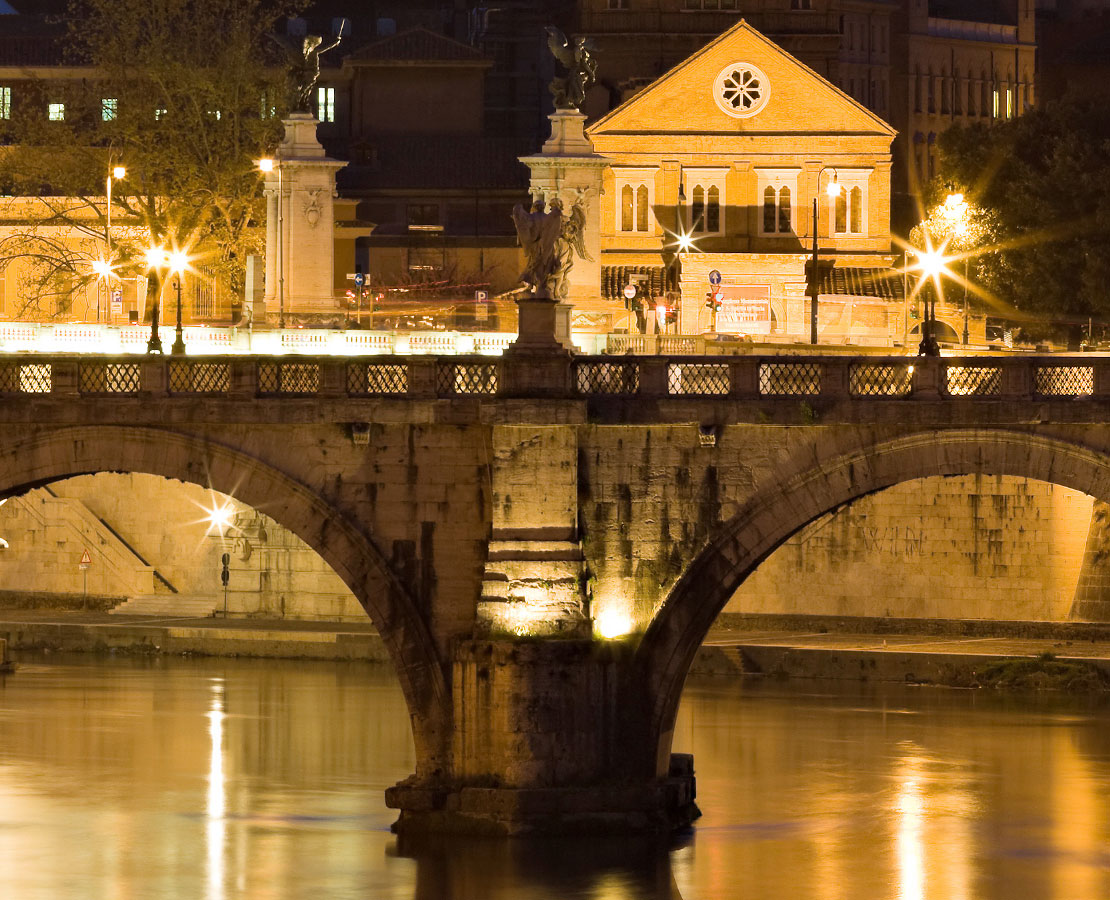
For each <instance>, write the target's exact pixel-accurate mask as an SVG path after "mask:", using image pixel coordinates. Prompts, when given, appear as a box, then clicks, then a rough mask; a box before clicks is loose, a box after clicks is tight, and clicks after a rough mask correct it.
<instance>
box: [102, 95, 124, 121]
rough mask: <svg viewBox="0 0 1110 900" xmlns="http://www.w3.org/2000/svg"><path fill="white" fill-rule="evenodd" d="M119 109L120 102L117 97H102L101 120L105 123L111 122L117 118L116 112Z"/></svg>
mask: <svg viewBox="0 0 1110 900" xmlns="http://www.w3.org/2000/svg"><path fill="white" fill-rule="evenodd" d="M118 109H119V100H117V99H116V98H115V97H102V98H101V100H100V118H101V120H103V121H105V122H111V121H112V120H113V119H114V118H115V117H116V112H117V111H118Z"/></svg>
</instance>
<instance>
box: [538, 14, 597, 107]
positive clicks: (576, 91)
mask: <svg viewBox="0 0 1110 900" xmlns="http://www.w3.org/2000/svg"><path fill="white" fill-rule="evenodd" d="M546 30H547V48H548V49H549V50H550V51H551V55H552V56H554V57H555V59H556V60H557V61H558V62H559V63H560V64H561V65H562V66H563V68H564V69H566V71H567V74H566V77H565V78H553V79H551V83H550V84H548V86H547V87H548V90H550V91H551V98H552V99H553V100H554V101H555V108H556V109H580V108H581V107H582V102H583V101H584V100H585V99H586V91H588V90H589V89H590V85H592V84H593V83H594V81H596V80H597V60H595V59H594V57H593V52H594V46H593V44H592V43H591V41H590V39H589V38H585V37H581V36H579V37H576V38H575V39H574V46H573V47H571V44H570V41H568V40H567V38H566V35H564V34H563V32H561V31H560V30H559V29H558V28H556V27H555V26H554V25H548V26H547V29H546Z"/></svg>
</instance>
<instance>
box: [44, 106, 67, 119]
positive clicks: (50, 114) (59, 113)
mask: <svg viewBox="0 0 1110 900" xmlns="http://www.w3.org/2000/svg"><path fill="white" fill-rule="evenodd" d="M46 117H47V118H48V119H49V120H50V121H51V122H64V121H65V119H66V105H65V104H64V103H50V104H47V107H46Z"/></svg>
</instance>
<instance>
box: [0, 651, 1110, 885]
mask: <svg viewBox="0 0 1110 900" xmlns="http://www.w3.org/2000/svg"><path fill="white" fill-rule="evenodd" d="M675 749H676V750H683V751H690V752H693V753H694V756H695V764H696V768H697V775H698V800H699V804H700V806H701V808H702V810H703V812H704V815H703V817H702V818H701V819H700V820H699V822H698V824H697V826H696V827H695V829H694V831H693V834H692V835H690V836H688V837H687V838H685V839H683V840H681V841H679V842H677V843H673V844H671V845H669V846H667V845H664V846H658V845H653V844H645V843H643V842H639V841H611V842H604V841H596V840H591V841H588V842H579V841H550V840H548V841H543V842H540V843H530V844H513V843H509V842H464V843H460V842H454V841H442V842H436V843H435V844H434V845H432V846H429V847H422V848H409V847H399V846H398V844H397V840H396V838H395V837H394V836H393V835H392V834H391V833H390V831H389V825H390V823H391V821H392V820H393V814H392V813H391V812H390V811H389V810H387V809H386V808H385V805H384V803H383V797H382V792H383V790H384V789H385V788H386V787H387V786H388V785H390V784H393V783H394V782H396V781H398V780H399V779H401V778H403V777H404V776H406V775H408V774H409V773H410V772H411V771H412V770H413V753H412V741H411V737H410V735H409V729H408V721H407V714H406V712H405V707H404V702H403V700H402V697H401V692H400V690H399V688H398V686H397V682H396V679H395V678H394V677H393V676H392V674H391V673H389V672H387V671H383V670H381V669H379V668H375V667H371V666H368V665H359V664H332V663H319V662H316V663H300V662H297V663H294V662H285V661H248V660H212V659H180V658H151V659H135V658H121V659H114V658H101V659H97V658H94V657H91V656H58V655H54V656H35V657H24V658H23V661H22V664H21V667H20V668H19V670H18V671H17V672H16V674H14V675H9V676H0V897H4V898H11V900H68V898H80V900H91V898H135V900H148V898H165V900H178V898H180V900H231V898H257V900H288V898H311V900H325V898H327V900H331V898H366V900H378V898H382V900H510V898H511V900H541V898H542V900H548V898H552V900H556V898H557V900H571V898H590V900H655V898H666V900H677V898H684V900H715V898H722V900H723V898H728V900H735V898H753V900H754V898H758V900H776V898H784V900H785V898H790V900H795V898H806V900H809V898H813V900H840V898H844V900H848V898H852V900H885V898H891V900H926V898H936V900H971V898H992V900H993V898H998V900H1003V898H1005V900H1015V898H1036V900H1042V898H1046V900H1047V898H1059V900H1105V898H1107V897H1110V705H1108V704H1106V703H1105V702H1103V703H1099V702H1092V701H1087V700H1066V699H1061V698H1055V699H1045V698H1043V697H1036V696H1032V697H1030V696H1026V697H1020V698H1019V697H1014V696H1010V697H1000V696H997V695H992V694H987V693H983V692H966V691H949V690H940V689H928V688H910V687H902V686H899V685H866V684H865V685H860V684H839V683H832V682H770V681H768V682H762V681H748V682H744V683H741V682H738V681H731V680H709V681H694V682H692V683H691V684H689V685H688V686H687V690H686V694H685V696H684V700H683V705H682V709H681V713H680V717H679V722H678V728H677V733H676V741H675Z"/></svg>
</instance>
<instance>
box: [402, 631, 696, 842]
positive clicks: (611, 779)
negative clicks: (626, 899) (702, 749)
mask: <svg viewBox="0 0 1110 900" xmlns="http://www.w3.org/2000/svg"><path fill="white" fill-rule="evenodd" d="M630 663H631V648H629V647H625V646H622V645H607V644H604V643H599V642H597V641H590V640H546V641H536V642H528V641H467V642H464V643H463V644H462V645H460V646H459V648H458V650H457V652H456V656H455V661H454V678H453V690H452V694H453V702H454V709H455V720H454V739H453V746H452V757H453V759H452V762H453V767H452V768H453V772H452V774H451V776H450V777H448V778H446V779H444V781H443V782H442V783H441V784H439V785H430V784H427V783H423V784H422V783H420V782H418V781H417V780H415V779H410V780H408V781H405V782H402V783H401V784H399V785H397V786H396V787H393V788H390V789H389V790H388V791H386V804H387V805H388V806H390V807H392V808H394V809H397V810H399V811H400V813H401V816H400V818H399V819H398V821H397V823H396V824H395V825H394V830H395V831H397V832H398V833H402V834H420V833H432V832H453V833H468V834H488V835H523V834H536V833H545V834H554V833H581V832H583V831H588V832H597V833H604V832H608V833H624V834H627V833H633V832H641V833H660V834H661V833H667V832H670V831H674V830H676V829H679V828H683V827H685V826H687V825H689V824H690V823H691V822H692V821H693V820H694V818H696V816H697V815H698V810H697V807H696V805H695V804H694V797H695V782H694V773H693V759H692V757H690V756H686V755H676V756H673V757H672V758H671V766H670V769H669V771H668V772H667V773H665V774H664V775H662V776H656V775H655V773H650V772H646V771H644V770H643V768H642V767H640V766H638V765H637V763H636V760H637V759H638V758H641V757H640V756H639V755H638V754H637V752H636V751H637V749H638V748H642V747H644V746H654V745H655V743H656V741H654V740H652V739H650V737H649V736H648V735H646V734H645V735H639V736H637V735H636V734H635V731H636V730H637V729H636V726H635V723H636V722H638V721H646V717H643V716H640V715H638V713H637V707H636V701H635V699H634V696H633V693H634V692H633V691H632V690H631V685H632V683H633V679H632V678H631V677H630V674H631V667H630ZM632 743H635V744H636V745H637V746H629V745H630V744H632Z"/></svg>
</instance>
